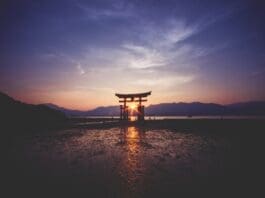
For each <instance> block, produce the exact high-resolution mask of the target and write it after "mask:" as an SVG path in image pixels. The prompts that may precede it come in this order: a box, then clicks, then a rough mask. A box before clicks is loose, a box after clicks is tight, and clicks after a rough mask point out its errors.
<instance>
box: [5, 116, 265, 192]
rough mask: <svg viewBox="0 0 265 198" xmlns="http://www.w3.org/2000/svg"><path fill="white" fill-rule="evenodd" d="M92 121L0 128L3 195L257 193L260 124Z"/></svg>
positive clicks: (260, 158) (250, 121)
mask: <svg viewBox="0 0 265 198" xmlns="http://www.w3.org/2000/svg"><path fill="white" fill-rule="evenodd" d="M98 121H99V120H96V122H95V123H94V124H93V123H92V124H89V123H87V122H93V120H87V121H86V120H79V121H76V120H75V121H73V124H71V125H68V126H67V127H64V128H61V129H56V130H49V131H45V130H35V131H31V132H29V133H27V132H26V131H20V130H19V127H18V129H16V130H15V131H14V130H13V131H10V130H9V129H8V128H6V129H1V132H2V134H4V135H3V138H2V140H1V143H2V145H3V146H4V150H3V151H4V160H3V162H2V164H4V168H3V172H4V174H3V176H2V178H1V179H2V181H4V185H2V189H3V192H5V193H7V195H8V196H6V197H22V196H23V197H25V196H27V197H55V196H56V197H186V196H189V197H240V196H246V195H247V196H249V197H256V196H257V195H258V194H259V193H260V192H262V187H263V183H262V182H260V181H259V179H260V178H261V176H260V175H261V172H262V169H263V166H262V165H261V161H262V158H263V139H262V134H263V133H264V132H265V130H264V129H265V122H264V120H247V119H245V120H159V121H158V120H157V121H147V122H145V123H144V124H136V123H130V124H125V123H123V124H120V123H118V122H116V121H115V122H107V121H106V120H103V121H104V123H103V122H102V123H100V124H99V123H97V122H98ZM80 122H81V123H80ZM82 122H83V123H85V124H82ZM14 124H15V123H14ZM7 134H8V135H7Z"/></svg>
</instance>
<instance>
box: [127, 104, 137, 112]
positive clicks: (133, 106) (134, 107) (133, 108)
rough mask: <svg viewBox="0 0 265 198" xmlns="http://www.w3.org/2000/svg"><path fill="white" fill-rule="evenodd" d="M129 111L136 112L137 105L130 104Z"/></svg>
mask: <svg viewBox="0 0 265 198" xmlns="http://www.w3.org/2000/svg"><path fill="white" fill-rule="evenodd" d="M129 109H130V110H132V111H135V110H136V109H137V104H135V103H131V104H129Z"/></svg>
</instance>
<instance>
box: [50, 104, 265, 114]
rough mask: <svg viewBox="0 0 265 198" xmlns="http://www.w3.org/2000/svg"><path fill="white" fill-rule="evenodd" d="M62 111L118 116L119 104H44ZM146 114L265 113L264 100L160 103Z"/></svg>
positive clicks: (150, 107) (148, 109)
mask: <svg viewBox="0 0 265 198" xmlns="http://www.w3.org/2000/svg"><path fill="white" fill-rule="evenodd" d="M45 105H47V106H49V107H51V108H54V109H56V110H59V111H62V112H63V113H65V114H66V115H67V116H119V106H105V107H97V108H95V109H93V110H88V111H78V110H70V109H67V108H63V107H59V106H57V105H54V104H45ZM145 114H146V115H147V116H189V115H191V116H211V115H212V116H219V115H220V116H222V115H235V116H236V115H245V116H248V115H253V116H261V115H265V101H252V102H241V103H234V104H229V105H220V104H215V103H201V102H192V103H185V102H179V103H161V104H155V105H150V106H148V107H146V108H145Z"/></svg>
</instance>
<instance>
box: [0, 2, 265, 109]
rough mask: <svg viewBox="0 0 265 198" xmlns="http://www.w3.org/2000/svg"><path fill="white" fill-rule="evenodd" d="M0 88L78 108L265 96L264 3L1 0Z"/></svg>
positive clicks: (17, 95)
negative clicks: (129, 101)
mask: <svg viewBox="0 0 265 198" xmlns="http://www.w3.org/2000/svg"><path fill="white" fill-rule="evenodd" d="M1 4H2V5H1V19H0V27H1V32H0V43H1V45H0V52H1V53H0V60H1V62H0V90H1V91H4V92H6V93H8V94H10V95H11V96H13V97H15V98H18V99H20V100H22V101H25V102H29V103H46V102H52V103H55V104H58V105H61V106H65V107H68V108H76V109H90V108H94V107H96V106H101V105H112V104H116V103H117V99H116V98H115V97H114V93H115V92H141V91H149V90H152V91H153V94H152V96H151V97H150V101H149V103H162V102H179V101H184V102H191V101H201V102H217V103H225V104H226V103H232V102H238V101H248V100H265V91H264V87H263V86H264V84H265V37H264V35H265V24H264V23H265V22H264V18H265V7H264V6H265V4H264V3H263V2H262V1H195V0H192V1H191V0H185V1H175V0H174V1H168V0H165V1H155V0H153V1H120V0H115V1H99V0H97V1H96V0H95V1H81V0H65V1H4V2H3V3H1Z"/></svg>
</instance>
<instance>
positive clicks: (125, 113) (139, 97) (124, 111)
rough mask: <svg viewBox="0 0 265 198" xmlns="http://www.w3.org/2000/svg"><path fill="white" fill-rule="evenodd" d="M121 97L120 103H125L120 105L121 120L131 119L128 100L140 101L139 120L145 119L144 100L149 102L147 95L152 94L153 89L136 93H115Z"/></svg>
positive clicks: (138, 108) (138, 106)
mask: <svg viewBox="0 0 265 198" xmlns="http://www.w3.org/2000/svg"><path fill="white" fill-rule="evenodd" d="M115 95H116V96H117V97H118V98H119V99H122V100H119V102H120V103H123V105H120V119H121V120H128V119H129V108H128V106H127V105H126V103H128V102H139V103H138V105H137V112H136V113H137V120H138V121H143V120H144V106H143V105H142V102H147V98H145V97H147V96H149V95H151V91H149V92H144V93H134V94H119V93H116V94H115Z"/></svg>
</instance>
